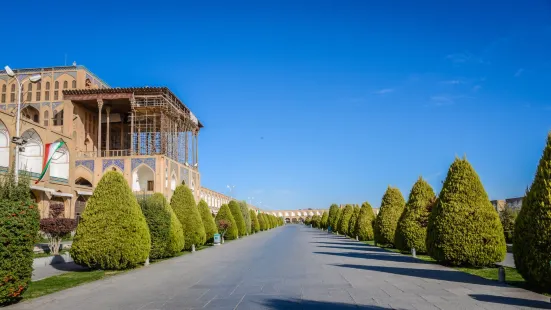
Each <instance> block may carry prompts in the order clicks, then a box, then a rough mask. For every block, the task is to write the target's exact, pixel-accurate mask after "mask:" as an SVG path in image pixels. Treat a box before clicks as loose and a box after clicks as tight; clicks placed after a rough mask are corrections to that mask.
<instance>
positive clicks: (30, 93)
mask: <svg viewBox="0 0 551 310" xmlns="http://www.w3.org/2000/svg"><path fill="white" fill-rule="evenodd" d="M31 101H33V84H32V83H29V89H28V91H27V102H31Z"/></svg>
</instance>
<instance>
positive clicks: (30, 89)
mask: <svg viewBox="0 0 551 310" xmlns="http://www.w3.org/2000/svg"><path fill="white" fill-rule="evenodd" d="M32 90H33V83H29V91H32Z"/></svg>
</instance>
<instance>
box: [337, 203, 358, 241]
mask: <svg viewBox="0 0 551 310" xmlns="http://www.w3.org/2000/svg"><path fill="white" fill-rule="evenodd" d="M353 213H354V208H353V207H352V206H351V205H346V206H345V207H344V209H343V211H342V214H341V217H340V219H339V224H338V231H339V234H341V235H345V236H346V235H348V225H349V224H350V218H351V217H352V214H353Z"/></svg>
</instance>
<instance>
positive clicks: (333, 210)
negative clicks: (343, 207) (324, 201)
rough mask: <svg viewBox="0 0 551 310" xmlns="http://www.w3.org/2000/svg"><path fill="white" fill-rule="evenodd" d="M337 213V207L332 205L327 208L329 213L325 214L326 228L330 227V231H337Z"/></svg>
mask: <svg viewBox="0 0 551 310" xmlns="http://www.w3.org/2000/svg"><path fill="white" fill-rule="evenodd" d="M338 211H339V206H337V205H336V204H332V205H331V206H330V207H329V213H328V214H327V228H329V226H331V231H337V229H336V227H337V225H336V223H337V213H338Z"/></svg>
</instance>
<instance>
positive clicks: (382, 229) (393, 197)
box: [374, 186, 406, 246]
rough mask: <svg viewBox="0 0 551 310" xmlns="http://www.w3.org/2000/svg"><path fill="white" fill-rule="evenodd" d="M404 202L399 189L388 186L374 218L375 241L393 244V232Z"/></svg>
mask: <svg viewBox="0 0 551 310" xmlns="http://www.w3.org/2000/svg"><path fill="white" fill-rule="evenodd" d="M405 204H406V202H405V200H404V197H403V196H402V193H401V192H400V190H399V189H398V188H395V187H390V186H389V187H388V188H387V190H386V192H385V194H384V195H383V200H382V201H381V207H380V209H379V215H377V218H376V220H375V225H374V228H375V230H374V233H375V242H377V243H379V244H382V245H388V246H393V245H394V234H395V233H396V227H397V226H398V220H399V219H400V216H401V215H402V212H403V211H404V205H405Z"/></svg>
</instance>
